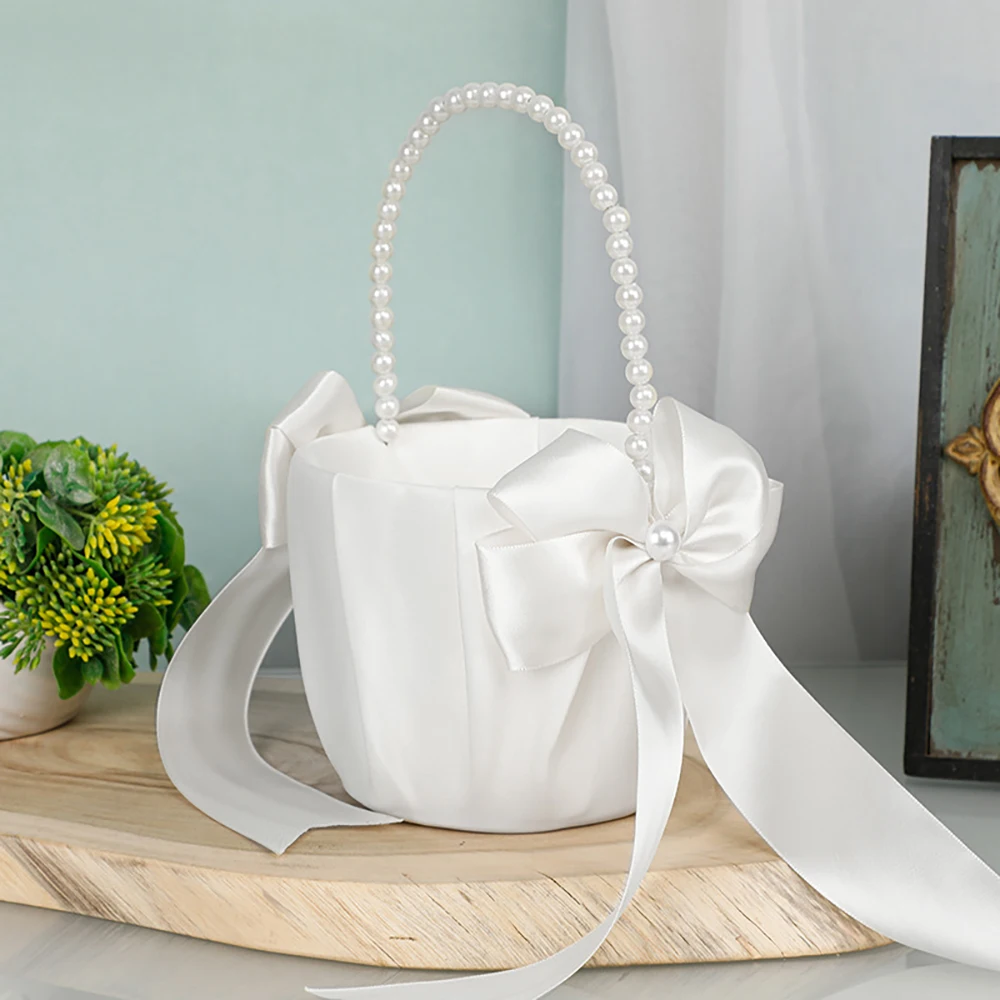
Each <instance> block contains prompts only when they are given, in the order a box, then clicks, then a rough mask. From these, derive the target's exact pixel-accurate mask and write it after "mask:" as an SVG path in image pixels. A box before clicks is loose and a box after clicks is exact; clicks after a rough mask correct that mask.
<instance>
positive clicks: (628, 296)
mask: <svg viewBox="0 0 1000 1000" xmlns="http://www.w3.org/2000/svg"><path fill="white" fill-rule="evenodd" d="M615 302H617V303H618V307H619V308H620V309H638V308H639V306H640V305H641V304H642V289H641V288H640V287H639V286H638V285H619V286H618V290H617V291H616V292H615Z"/></svg>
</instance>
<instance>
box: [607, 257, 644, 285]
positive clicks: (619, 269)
mask: <svg viewBox="0 0 1000 1000" xmlns="http://www.w3.org/2000/svg"><path fill="white" fill-rule="evenodd" d="M638 276H639V268H638V267H637V266H636V263H635V261H634V260H632V258H631V257H620V258H619V259H618V260H616V261H612V263H611V277H612V278H614V280H615V281H617V282H618V284H619V285H630V284H631V283H632V282H633V281H635V279H636V278H637V277H638Z"/></svg>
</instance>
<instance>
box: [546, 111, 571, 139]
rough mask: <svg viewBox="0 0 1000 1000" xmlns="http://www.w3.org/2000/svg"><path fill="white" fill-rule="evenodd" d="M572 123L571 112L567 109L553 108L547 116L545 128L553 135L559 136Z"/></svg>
mask: <svg viewBox="0 0 1000 1000" xmlns="http://www.w3.org/2000/svg"><path fill="white" fill-rule="evenodd" d="M570 121H571V119H570V117H569V112H568V111H567V110H566V109H565V108H553V109H552V110H551V111H550V112H549V113H548V114H547V115H546V116H545V127H546V128H547V129H548V130H549V131H550V132H551V133H552V134H553V135H559V133H560V132H562V130H563V129H564V128H565V127H566V126H567V125H569V123H570Z"/></svg>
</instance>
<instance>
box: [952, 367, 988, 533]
mask: <svg viewBox="0 0 1000 1000" xmlns="http://www.w3.org/2000/svg"><path fill="white" fill-rule="evenodd" d="M944 453H945V454H946V455H947V456H948V457H949V458H952V459H954V460H955V461H956V462H959V463H960V464H961V465H964V466H965V467H966V469H968V470H969V475H971V476H978V477H979V488H980V490H982V494H983V499H984V500H985V501H986V507H987V508H988V510H989V512H990V517H992V518H993V523H994V524H995V525H996V526H997V527H998V528H1000V379H998V380H997V382H996V383H995V384H994V386H993V388H992V389H990V394H989V396H987V397H986V403H985V405H984V406H983V419H982V423H981V426H979V427H975V426H973V427H970V428H969V429H968V430H967V431H966V432H965V433H964V434H959V435H958V437H957V438H955V440H954V441H949V442H948V444H946V445H945V447H944Z"/></svg>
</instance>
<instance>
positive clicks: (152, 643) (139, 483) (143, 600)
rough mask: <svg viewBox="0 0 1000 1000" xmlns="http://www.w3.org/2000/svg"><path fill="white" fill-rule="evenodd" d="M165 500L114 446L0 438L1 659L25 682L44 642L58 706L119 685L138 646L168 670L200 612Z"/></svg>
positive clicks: (192, 572)
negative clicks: (176, 638) (179, 635)
mask: <svg viewBox="0 0 1000 1000" xmlns="http://www.w3.org/2000/svg"><path fill="white" fill-rule="evenodd" d="M169 493H170V490H169V489H168V488H167V486H166V484H165V483H161V482H159V481H158V480H156V479H155V478H154V477H153V476H152V474H151V473H150V472H149V471H148V470H147V469H146V468H144V467H143V466H141V465H140V464H139V463H138V462H136V461H135V460H134V459H132V458H129V456H128V455H127V454H121V455H120V454H118V449H117V447H116V446H112V447H110V448H103V447H101V446H100V445H95V444H92V443H91V442H89V441H87V440H85V439H84V438H75V439H74V440H72V441H44V442H42V443H40V444H39V443H36V442H35V441H34V439H33V438H31V437H29V436H28V435H27V434H22V433H19V432H17V431H0V657H5V658H6V657H10V658H12V659H13V661H14V669H15V670H23V669H28V670H32V669H34V668H35V667H37V666H38V664H39V662H40V659H41V656H42V653H43V651H44V650H45V647H46V643H47V642H53V643H54V645H55V657H54V659H53V671H54V673H55V676H56V680H57V681H58V682H59V694H60V696H61V697H63V698H71V697H72V696H73V695H74V694H76V693H77V692H78V691H80V690H82V688H83V685H84V684H96V683H98V682H100V683H102V684H103V685H104V686H105V687H107V688H112V689H113V688H118V687H120V686H121V685H122V684H127V683H128V682H129V681H130V680H132V678H133V677H134V676H135V671H136V669H137V668H136V662H135V658H136V654H137V651H138V646H139V644H140V643H141V642H143V641H145V642H146V645H147V647H148V649H149V661H150V666H152V667H153V668H154V669H155V667H156V663H157V660H158V658H159V657H160V656H166V657H167V658H168V659H169V657H170V655H171V654H172V652H173V647H172V645H171V641H170V640H171V635H172V633H173V630H174V628H176V626H178V625H180V626H181V627H182V628H184V629H185V630H187V629H189V628H190V627H191V626H192V625H193V624H194V622H195V621H196V619H197V618H198V616H199V615H200V614H201V612H202V611H204V609H205V608H206V607H207V606H208V602H209V594H208V588H207V587H206V586H205V580H204V578H203V577H202V575H201V573H200V572H199V571H198V569H196V568H195V567H194V566H191V565H187V564H185V562H184V558H185V546H184V532H183V530H182V528H181V526H180V524H179V523H178V521H177V516H176V514H175V512H174V510H173V507H172V506H171V505H170V503H169V502H168V501H167V499H166V498H167V496H168V495H169Z"/></svg>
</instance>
